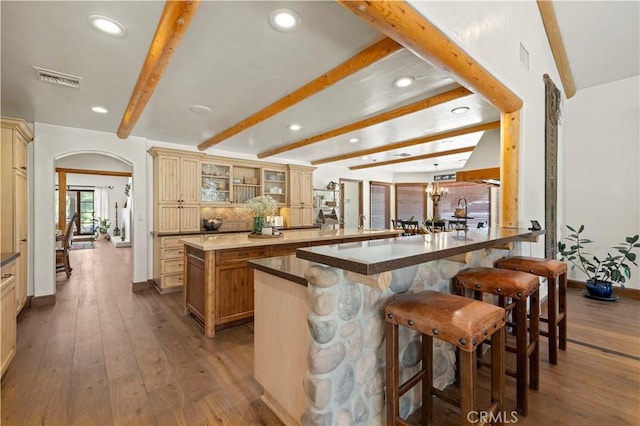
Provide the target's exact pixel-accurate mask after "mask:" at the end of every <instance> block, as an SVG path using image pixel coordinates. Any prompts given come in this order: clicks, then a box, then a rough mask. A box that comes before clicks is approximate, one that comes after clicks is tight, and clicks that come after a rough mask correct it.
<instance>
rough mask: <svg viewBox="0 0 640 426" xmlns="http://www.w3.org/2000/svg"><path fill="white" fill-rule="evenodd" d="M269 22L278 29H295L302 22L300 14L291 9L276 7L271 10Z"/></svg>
mask: <svg viewBox="0 0 640 426" xmlns="http://www.w3.org/2000/svg"><path fill="white" fill-rule="evenodd" d="M269 22H271V25H273V27H274V28H275V29H276V30H279V31H293V30H295V29H296V28H297V26H298V24H299V23H300V16H299V15H298V14H297V13H296V12H294V11H293V10H291V9H276V10H274V11H273V12H271V15H270V16H269Z"/></svg>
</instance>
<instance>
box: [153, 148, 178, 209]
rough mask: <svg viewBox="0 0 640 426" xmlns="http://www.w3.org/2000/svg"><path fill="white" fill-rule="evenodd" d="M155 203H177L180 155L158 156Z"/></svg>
mask: <svg viewBox="0 0 640 426" xmlns="http://www.w3.org/2000/svg"><path fill="white" fill-rule="evenodd" d="M157 171H158V177H157V179H158V199H157V200H155V201H156V202H157V203H177V202H178V200H179V199H180V157H177V156H176V157H174V156H164V155H163V156H159V157H158V170H157Z"/></svg>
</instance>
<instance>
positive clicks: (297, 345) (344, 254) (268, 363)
mask: <svg viewBox="0 0 640 426" xmlns="http://www.w3.org/2000/svg"><path fill="white" fill-rule="evenodd" d="M543 233H544V231H533V232H532V231H528V230H522V229H500V230H491V229H478V230H470V231H467V232H462V231H461V232H447V233H438V234H428V235H416V236H409V237H400V238H395V239H382V240H375V241H363V242H357V243H344V244H338V245H331V246H322V247H308V248H300V249H298V250H297V251H296V257H293V256H282V257H274V258H269V259H260V260H255V261H251V262H250V266H252V267H253V268H255V292H256V297H255V299H256V306H255V325H254V375H255V378H256V380H257V381H258V382H259V383H260V384H261V385H262V387H263V389H264V394H263V396H262V399H263V400H264V401H265V402H266V403H267V405H269V406H270V407H271V408H272V410H273V411H274V412H275V413H276V414H277V415H278V416H279V417H281V418H282V419H283V421H284V422H285V424H300V423H302V424H305V425H327V424H367V425H384V424H385V421H384V413H383V409H384V384H385V373H384V371H385V370H384V368H385V362H384V353H385V350H384V342H385V336H384V329H385V327H384V324H385V320H384V315H383V313H384V307H385V306H386V304H387V303H388V302H389V301H390V300H392V299H393V298H394V297H395V296H396V295H397V294H401V293H405V292H419V291H423V290H435V291H441V292H447V293H448V292H450V280H451V278H453V277H454V276H455V275H456V274H457V273H458V272H460V271H461V270H463V269H466V268H470V267H476V266H493V264H494V262H495V261H496V260H498V259H500V258H502V257H507V256H511V255H513V254H516V253H518V252H519V251H521V248H520V247H519V242H522V241H532V240H534V239H535V238H537V236H539V235H541V234H543ZM420 348H421V343H420V337H419V335H418V334H417V333H416V332H412V331H410V330H408V329H404V330H403V331H401V334H400V341H399V353H400V360H401V363H400V374H401V380H406V379H407V378H408V377H411V376H412V375H413V374H415V373H416V372H417V371H418V370H419V366H420V364H419V363H420ZM433 357H434V358H433V359H434V377H433V379H434V387H437V388H439V389H443V388H444V387H446V386H447V385H449V384H451V383H453V381H454V379H455V352H454V350H453V348H452V347H451V345H449V344H446V343H442V342H439V343H437V344H436V346H435V347H434V353H433ZM420 404H421V399H420V396H419V392H418V391H417V390H416V389H412V390H410V391H409V392H407V393H406V394H405V395H404V396H402V398H401V400H400V413H401V416H402V417H403V418H406V416H407V415H409V414H410V413H412V412H413V411H415V410H417V409H418V407H419V406H420Z"/></svg>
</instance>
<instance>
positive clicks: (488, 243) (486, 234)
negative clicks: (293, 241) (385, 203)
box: [296, 228, 545, 275]
mask: <svg viewBox="0 0 640 426" xmlns="http://www.w3.org/2000/svg"><path fill="white" fill-rule="evenodd" d="M544 232H545V231H544V230H542V231H529V230H527V229H507V228H494V229H492V228H484V229H473V230H469V231H452V232H440V233H437V234H426V235H415V236H410V237H401V238H387V239H381V240H373V241H362V242H353V243H344V244H338V245H330V246H317V247H305V248H299V249H298V250H296V256H297V257H298V258H301V259H305V260H310V261H312V262H317V263H322V264H325V265H329V266H333V267H336V268H340V269H344V270H347V271H351V272H356V273H358V274H363V275H373V274H379V273H381V272H386V271H392V270H394V269H400V268H404V267H407V266H412V265H417V264H420V263H425V262H429V261H432V260H437V259H442V258H446V257H449V256H455V255H457V254H463V253H467V252H470V251H475V250H479V249H482V248H487V247H494V246H496V245H501V244H505V243H508V242H512V241H518V240H527V239H529V238H531V237H536V236H538V235H542V234H544Z"/></svg>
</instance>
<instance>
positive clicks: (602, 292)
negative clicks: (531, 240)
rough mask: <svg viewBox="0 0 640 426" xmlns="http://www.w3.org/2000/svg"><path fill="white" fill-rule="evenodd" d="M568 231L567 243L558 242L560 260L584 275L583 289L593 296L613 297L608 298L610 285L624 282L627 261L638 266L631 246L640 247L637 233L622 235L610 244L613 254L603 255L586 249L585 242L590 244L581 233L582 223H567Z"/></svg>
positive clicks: (610, 290) (629, 270) (626, 275)
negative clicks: (577, 226)
mask: <svg viewBox="0 0 640 426" xmlns="http://www.w3.org/2000/svg"><path fill="white" fill-rule="evenodd" d="M567 228H568V229H569V231H571V234H569V236H568V237H567V238H566V240H567V241H568V242H569V247H567V244H565V243H564V242H562V241H559V242H558V252H559V254H560V260H562V261H568V262H569V263H571V265H572V266H571V268H572V269H574V268H578V269H579V270H580V271H582V272H583V273H584V274H585V275H586V276H587V282H586V283H587V291H588V292H589V293H588V294H589V295H590V296H592V297H594V298H599V299H605V300H614V299H613V298H612V294H613V285H614V284H616V283H617V284H619V285H620V287H622V288H624V283H625V282H626V280H627V279H629V278H631V268H630V266H629V264H630V263H631V264H633V265H636V266H638V264H637V263H636V254H635V253H633V249H635V248H638V247H640V243H639V242H638V238H639V237H638V235H634V236H632V237H626V238H625V240H624V242H623V243H620V244H619V245H617V246H614V247H612V249H615V250H616V251H617V254H615V255H612V254H611V253H607V256H606V257H604V258H603V259H599V258H598V257H597V256H595V255H593V254H590V253H587V252H586V251H585V245H586V244H591V243H593V241H591V240H590V239H588V238H583V237H582V232H583V231H584V225H580V227H579V228H578V229H577V230H576V229H575V228H572V227H571V226H569V225H567Z"/></svg>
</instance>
